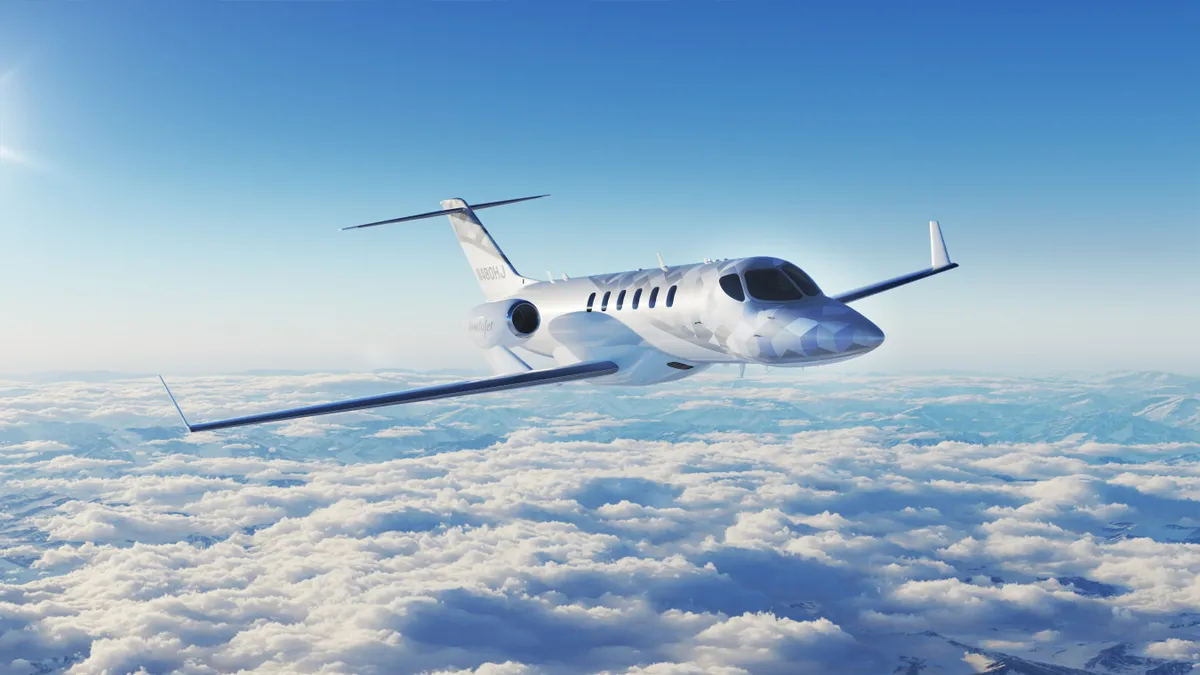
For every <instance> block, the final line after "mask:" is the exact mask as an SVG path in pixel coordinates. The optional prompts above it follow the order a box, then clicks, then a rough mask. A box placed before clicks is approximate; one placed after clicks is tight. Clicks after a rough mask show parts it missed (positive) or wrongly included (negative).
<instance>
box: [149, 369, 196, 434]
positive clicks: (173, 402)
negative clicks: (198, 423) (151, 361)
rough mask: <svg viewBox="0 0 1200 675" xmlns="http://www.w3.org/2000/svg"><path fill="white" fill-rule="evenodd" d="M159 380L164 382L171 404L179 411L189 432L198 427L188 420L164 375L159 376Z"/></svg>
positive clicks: (180, 417)
mask: <svg viewBox="0 0 1200 675" xmlns="http://www.w3.org/2000/svg"><path fill="white" fill-rule="evenodd" d="M158 381H159V382H162V386H163V389H166V390H167V396H168V397H169V398H170V399H171V404H172V405H174V406H175V412H177V413H179V419H181V420H183V426H185V427H187V429H188V431H189V432H191V431H195V430H196V429H195V428H194V427H192V425H191V424H190V423H189V422H188V421H187V417H185V416H184V414H183V408H180V407H179V402H178V401H176V400H175V394H172V393H171V388H170V387H168V386H167V381H166V380H164V379H163V376H162V375H159V376H158Z"/></svg>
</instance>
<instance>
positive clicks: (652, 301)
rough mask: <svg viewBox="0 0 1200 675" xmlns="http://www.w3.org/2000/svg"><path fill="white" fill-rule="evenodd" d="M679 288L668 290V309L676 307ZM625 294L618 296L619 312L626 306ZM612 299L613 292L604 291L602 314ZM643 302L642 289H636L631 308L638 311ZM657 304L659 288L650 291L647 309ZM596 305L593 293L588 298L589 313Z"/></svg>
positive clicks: (601, 305) (601, 303)
mask: <svg viewBox="0 0 1200 675" xmlns="http://www.w3.org/2000/svg"><path fill="white" fill-rule="evenodd" d="M677 288H678V287H677V286H672V287H670V288H668V289H667V307H674V306H675V291H676V290H677ZM625 293H626V291H624V290H622V291H621V292H620V293H618V294H617V306H616V309H617V310H620V309H621V308H622V307H624V306H625ZM610 298H612V291H604V296H603V297H601V298H600V311H601V312H607V311H608V301H609V299H610ZM641 302H642V289H640V288H638V289H634V291H633V299H632V300H631V301H630V303H629V308H630V309H637V308H638V305H640V304H641ZM656 304H658V286H655V287H654V288H651V289H650V298H649V299H648V300H647V301H646V308H647V309H654V305H656ZM595 305H596V294H595V293H592V294H591V295H589V296H588V299H587V311H589V312H590V311H592V308H593V307H595Z"/></svg>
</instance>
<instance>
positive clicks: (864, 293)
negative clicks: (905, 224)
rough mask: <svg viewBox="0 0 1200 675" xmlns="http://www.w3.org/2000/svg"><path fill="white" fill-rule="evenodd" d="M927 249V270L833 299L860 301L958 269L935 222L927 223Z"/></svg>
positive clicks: (849, 292)
mask: <svg viewBox="0 0 1200 675" xmlns="http://www.w3.org/2000/svg"><path fill="white" fill-rule="evenodd" d="M929 249H930V256H931V258H932V262H931V263H930V265H929V269H924V270H920V271H918V272H913V273H912V274H905V275H902V276H898V277H894V278H891V279H888V280H887V281H881V282H879V283H877V284H871V285H870V286H863V287H862V288H856V289H854V290H852V291H847V292H845V293H842V294H841V295H835V296H833V299H834V300H840V301H842V302H854V301H855V300H861V299H863V298H866V297H869V296H872V295H875V294H876V293H882V292H884V291H890V290H892V289H893V288H897V287H899V286H903V285H905V284H911V283H912V282H914V281H920V280H921V279H924V278H925V277H931V276H933V275H935V274H941V273H942V272H949V271H950V270H952V269H954V268H955V267H958V263H953V262H950V254H949V253H948V252H947V251H946V240H945V239H944V238H943V237H942V227H941V225H938V222H937V221H936V220H931V221H929Z"/></svg>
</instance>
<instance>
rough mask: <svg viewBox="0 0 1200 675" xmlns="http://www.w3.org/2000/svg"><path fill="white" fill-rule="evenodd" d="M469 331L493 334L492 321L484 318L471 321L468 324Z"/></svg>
mask: <svg viewBox="0 0 1200 675" xmlns="http://www.w3.org/2000/svg"><path fill="white" fill-rule="evenodd" d="M467 330H468V331H469V332H471V333H490V332H492V320H491V319H485V318H483V317H479V318H478V319H471V320H470V321H468V322H467Z"/></svg>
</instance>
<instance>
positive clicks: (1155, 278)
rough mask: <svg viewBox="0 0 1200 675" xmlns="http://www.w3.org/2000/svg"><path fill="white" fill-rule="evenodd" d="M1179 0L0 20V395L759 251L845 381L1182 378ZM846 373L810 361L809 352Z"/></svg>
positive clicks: (222, 356) (22, 7) (419, 321)
mask: <svg viewBox="0 0 1200 675" xmlns="http://www.w3.org/2000/svg"><path fill="white" fill-rule="evenodd" d="M1198 30H1200V10H1197V9H1196V7H1195V6H1194V5H1189V4H1186V3H1162V4H1156V5H1153V6H1151V7H1142V6H1136V5H1134V4H1132V3H1122V4H1104V3H1087V4H1084V3H1054V4H1052V5H1050V6H1040V5H1038V4H1032V3H1030V4H1021V3H1005V4H1003V5H1000V4H995V5H989V6H984V5H982V4H981V3H944V4H934V3H921V4H908V5H904V6H897V5H888V4H879V5H875V4H870V3H858V4H855V5H853V6H850V7H837V6H833V5H832V4H829V5H828V6H815V5H814V6H801V5H799V4H784V3H749V2H726V3H699V2H689V3H684V2H674V3H556V4H553V5H551V4H549V3H540V4H534V3H517V2H511V3H500V2H496V3H274V2H264V3H233V2H231V3H170V4H167V3H158V4H152V3H127V4H123V5H119V6H114V5H111V4H100V3H70V4H68V3H24V2H15V3H13V2H10V3H3V4H2V5H0V77H3V80H2V81H0V82H2V83H0V136H2V138H0V143H2V144H3V146H4V153H3V155H2V160H0V287H2V288H3V290H4V295H3V296H0V320H2V321H3V322H4V328H3V329H2V330H0V372H27V371H43V370H66V369H70V370H74V369H89V370H90V369H110V370H138V371H160V370H161V371H167V372H184V371H190V372H197V371H206V372H227V371H236V370H242V369H247V368H259V367H261V368H301V369H320V368H339V369H365V368H377V367H393V366H394V367H428V366H440V367H451V366H458V367H466V368H480V367H482V365H483V360H482V358H481V357H480V355H479V354H477V353H476V352H475V351H474V350H473V348H472V347H471V346H470V342H469V340H468V339H467V338H466V334H465V330H464V329H463V326H462V319H463V316H464V313H465V311H466V310H467V309H469V308H470V307H472V306H473V305H475V304H476V303H477V302H479V301H480V294H479V291H478V290H477V288H475V284H474V281H473V279H472V277H471V276H469V274H468V271H467V267H466V264H465V263H464V262H463V259H462V255H461V253H460V251H459V249H458V247H457V246H456V245H455V243H454V241H453V238H452V237H451V235H450V234H449V232H448V230H449V227H448V225H447V224H446V223H442V222H437V221H427V222H420V223H414V224H411V225H405V226H395V227H392V228H381V229H378V230H374V231H362V232H337V231H336V229H337V228H338V227H340V226H343V225H350V224H356V223H359V222H366V221H370V220H378V219H382V218H388V217H394V216H399V215H406V214H409V213H415V212H419V211H423V210H429V209H433V208H436V207H437V202H438V201H439V200H441V199H444V198H446V197H450V196H462V197H464V198H466V199H468V200H474V201H487V200H493V199H503V198H508V197H516V196H523V195H527V194H536V193H541V192H550V193H552V194H553V195H554V197H553V198H552V199H549V200H543V201H541V202H537V203H534V204H527V205H520V206H514V207H511V208H509V209H500V210H495V211H489V212H487V213H486V215H485V222H486V223H488V225H489V227H490V228H491V229H492V231H493V234H494V235H495V236H496V238H497V239H498V240H499V242H500V243H501V245H502V246H503V247H504V248H505V251H506V252H507V253H508V255H509V257H510V258H511V259H512V260H513V262H514V263H515V264H516V266H517V268H518V269H519V270H521V271H522V272H523V273H525V274H528V275H531V276H538V277H541V276H543V275H544V270H545V269H547V268H550V269H552V270H554V272H555V273H562V272H566V273H568V274H571V275H572V276H580V275H585V274H589V273H599V272H606V271H615V270H621V269H628V268H635V267H641V266H646V265H649V264H651V263H652V262H653V260H654V253H655V252H656V251H657V252H661V253H662V254H663V256H664V258H665V259H666V260H667V261H668V262H675V263H681V262H689V261H694V260H698V259H701V258H704V257H727V256H728V257H735V256H741V255H754V254H771V255H779V256H781V257H785V258H788V259H790V260H792V261H794V262H796V263H797V264H799V265H801V266H802V267H804V268H805V269H807V270H808V271H809V272H810V273H812V274H813V276H814V277H816V278H817V280H818V281H819V282H820V283H821V284H822V285H823V286H824V287H825V288H826V290H829V291H836V290H839V289H844V288H849V287H854V286H858V285H862V284H864V283H868V282H871V281H874V280H877V279H880V278H884V277H889V276H892V275H895V274H899V273H903V272H907V271H910V270H913V269H916V268H918V267H920V266H923V265H925V264H927V262H928V243H927V238H926V231H925V228H926V222H927V221H928V220H930V219H938V220H940V221H941V223H942V225H943V228H944V229H945V232H946V237H947V241H948V243H949V245H950V251H951V255H952V256H953V257H954V258H955V259H957V260H958V261H959V262H961V263H962V264H963V267H962V268H961V269H960V270H957V271H955V272H953V273H950V274H948V275H944V276H942V277H939V278H937V279H933V280H929V281H925V282H922V283H921V284H917V285H914V286H910V287H907V288H905V289H902V290H898V291H895V292H893V293H888V294H884V295H881V296H878V297H876V298H872V299H869V300H867V301H863V302H862V303H860V305H859V306H860V309H861V310H862V311H864V312H865V313H866V314H867V315H868V316H870V317H871V318H872V319H873V320H875V321H876V323H878V324H879V325H880V326H881V327H882V328H884V330H885V331H886V332H887V333H888V343H887V344H886V345H885V346H884V347H883V348H882V349H880V350H877V351H876V352H875V353H873V354H871V355H869V356H868V357H866V358H863V359H860V360H859V361H857V362H852V363H851V364H847V365H846V366H845V367H847V368H855V369H867V370H881V371H889V370H929V369H939V368H951V369H966V370H993V371H1022V372H1029V371H1035V372H1037V371H1046V370H1109V369H1124V368H1156V369H1166V370H1176V371H1184V372H1200V349H1197V348H1196V346H1195V345H1196V342H1195V336H1196V335H1197V334H1198V333H1200V311H1197V309H1196V307H1197V301H1196V298H1197V296H1198V295H1200V265H1197V264H1196V261H1197V258H1198V254H1200V198H1198V196H1197V194H1198V193H1197V190H1198V186H1200V181H1198V179H1200V167H1198V164H1200V159H1198V158H1200V152H1198V151H1200V143H1198V135H1200V134H1198V122H1197V120H1198V119H1200V94H1198V92H1200V88H1198V87H1197V86H1196V85H1197V81H1198V76H1200V52H1198V51H1197V50H1196V49H1195V46H1194V36H1195V35H1196V34H1197V32H1198ZM839 367H842V366H839Z"/></svg>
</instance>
